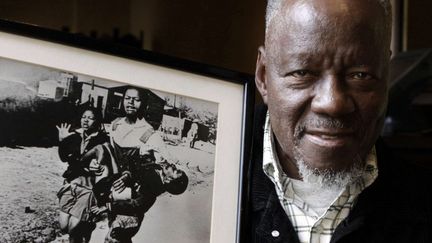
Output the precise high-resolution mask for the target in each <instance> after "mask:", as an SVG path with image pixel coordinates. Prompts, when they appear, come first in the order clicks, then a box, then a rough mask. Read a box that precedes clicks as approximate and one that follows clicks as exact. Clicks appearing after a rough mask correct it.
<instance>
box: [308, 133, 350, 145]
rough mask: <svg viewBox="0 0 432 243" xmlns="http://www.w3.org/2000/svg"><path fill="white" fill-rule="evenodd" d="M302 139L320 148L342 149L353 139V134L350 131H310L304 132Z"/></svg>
mask: <svg viewBox="0 0 432 243" xmlns="http://www.w3.org/2000/svg"><path fill="white" fill-rule="evenodd" d="M304 137H305V138H307V139H308V140H309V141H310V142H312V143H314V144H315V145H318V146H320V147H331V148H334V147H343V146H346V145H347V144H349V143H350V142H352V141H353V139H354V132H353V131H351V130H323V129H317V130H314V129H311V130H308V129H306V131H305V132H304Z"/></svg>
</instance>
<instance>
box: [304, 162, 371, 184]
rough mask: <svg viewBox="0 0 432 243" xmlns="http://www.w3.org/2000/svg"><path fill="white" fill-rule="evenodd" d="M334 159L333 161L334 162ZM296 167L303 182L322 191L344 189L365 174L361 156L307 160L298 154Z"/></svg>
mask: <svg viewBox="0 0 432 243" xmlns="http://www.w3.org/2000/svg"><path fill="white" fill-rule="evenodd" d="M332 159H333V160H332ZM296 165H297V169H298V171H299V175H300V177H301V178H302V180H303V181H305V182H307V183H309V184H315V185H316V187H317V188H320V189H342V188H345V186H347V185H349V184H351V183H353V182H355V181H356V180H358V179H359V178H360V177H361V176H362V175H363V172H364V161H363V160H362V159H361V157H360V156H351V157H347V156H344V157H338V158H331V157H330V158H328V160H322V158H321V159H316V160H311V161H310V160H309V159H308V160H306V159H305V158H303V157H302V155H300V154H297V156H296Z"/></svg>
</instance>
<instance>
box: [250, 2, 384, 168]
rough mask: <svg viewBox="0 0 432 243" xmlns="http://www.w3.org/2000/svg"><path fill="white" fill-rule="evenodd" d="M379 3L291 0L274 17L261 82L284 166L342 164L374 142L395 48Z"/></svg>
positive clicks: (349, 163) (260, 68)
mask: <svg viewBox="0 0 432 243" xmlns="http://www.w3.org/2000/svg"><path fill="white" fill-rule="evenodd" d="M377 2H378V1H363V0H358V1H353V0H322V1H315V0H306V1H291V0H288V1H284V3H283V7H282V10H281V11H279V13H278V14H277V15H276V16H275V17H274V19H273V21H272V22H271V24H270V27H269V29H268V33H267V36H266V47H265V49H260V55H259V57H258V61H257V80H256V83H257V87H258V89H259V91H260V92H261V94H262V96H263V100H264V102H265V103H266V104H267V105H268V109H269V113H270V122H271V126H272V129H273V132H274V135H275V138H276V144H277V153H278V157H279V159H280V160H281V162H282V166H283V167H284V169H285V170H286V168H289V167H290V166H291V168H293V167H292V166H293V164H294V165H295V166H296V167H297V165H296V163H297V161H299V160H301V161H303V162H304V163H305V164H306V165H307V166H308V167H310V168H312V169H317V170H318V171H320V170H322V171H324V170H331V171H343V170H346V169H348V168H349V167H351V166H352V164H353V163H354V161H359V160H361V161H363V160H364V159H365V157H366V155H367V154H368V152H369V151H370V149H371V148H372V146H373V144H374V143H375V141H376V138H377V136H378V134H379V131H380V129H381V126H382V121H383V117H384V112H385V107H386V103H387V71H388V61H389V55H390V51H389V49H388V45H389V43H388V42H389V41H388V38H386V33H387V32H386V28H385V27H384V16H383V13H382V12H380V11H382V9H380V6H379V4H378V3H377ZM290 163H291V165H289V164H290Z"/></svg>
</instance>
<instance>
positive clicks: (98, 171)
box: [89, 159, 105, 176]
mask: <svg viewBox="0 0 432 243" xmlns="http://www.w3.org/2000/svg"><path fill="white" fill-rule="evenodd" d="M104 170H105V167H104V166H102V165H101V164H100V163H99V162H98V161H97V159H92V160H91V161H90V164H89V171H91V172H93V173H94V174H95V175H97V176H100V175H102V173H103V172H104Z"/></svg>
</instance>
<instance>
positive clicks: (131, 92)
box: [0, 21, 254, 243]
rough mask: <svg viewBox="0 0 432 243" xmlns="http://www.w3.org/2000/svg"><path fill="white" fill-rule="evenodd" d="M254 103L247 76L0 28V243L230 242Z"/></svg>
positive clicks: (52, 34) (27, 29)
mask: <svg viewBox="0 0 432 243" xmlns="http://www.w3.org/2000/svg"><path fill="white" fill-rule="evenodd" d="M253 96H254V95H253V85H252V77H251V76H248V75H244V74H241V73H237V72H232V71H228V70H223V69H219V68H215V67H211V66H207V65H203V64H199V63H194V62H190V61H185V60H180V59H177V58H172V57H167V56H162V55H158V54H155V53H152V52H147V51H143V50H136V49H129V48H124V47H119V46H112V45H110V44H105V43H100V42H97V41H94V40H91V39H85V38H83V37H77V36H74V35H69V34H66V33H60V32H56V31H51V30H46V29H42V28H39V27H35V26H28V25H24V24H18V23H11V22H7V21H0V113H1V114H0V117H1V118H0V146H1V147H0V158H1V159H0V160H1V161H0V180H1V183H0V197H1V200H0V201H1V203H0V208H1V210H0V218H1V222H2V226H1V228H0V242H23V241H25V242H69V240H68V237H69V235H68V234H64V233H61V232H60V228H61V227H62V228H63V230H64V231H65V232H68V231H73V230H74V232H78V233H76V236H73V237H77V238H80V237H84V238H85V237H87V238H89V233H88V232H90V234H91V238H90V242H104V239H105V238H106V237H107V235H109V236H110V237H114V238H116V237H132V240H133V242H154V243H156V242H157V243H161V242H162V243H163V242H179V243H181V242H184V243H194V242H196V243H205V242H213V243H219V242H224V243H229V242H238V241H239V238H240V235H239V234H240V230H239V229H240V219H241V214H242V213H241V212H242V211H243V210H241V209H242V205H244V200H243V201H242V198H244V197H243V196H242V195H243V194H245V193H244V190H242V184H243V172H244V170H245V164H246V163H245V162H244V161H245V160H246V159H247V158H246V157H247V153H246V151H247V147H248V146H249V141H250V139H249V138H250V127H251V126H250V118H251V116H252V114H251V113H252V112H251V110H252V109H251V108H252V103H253ZM89 107H91V108H92V109H90V108H89ZM99 123H100V124H99ZM95 124H97V125H95ZM99 135H101V136H99ZM102 135H103V136H102ZM98 137H100V139H99V140H98V139H96V138H98ZM96 147H97V148H102V150H98V149H96ZM128 149H130V150H129V152H132V153H128V151H126V152H125V150H128ZM95 151H99V152H100V151H102V152H100V153H99V154H97V153H96V152H95ZM133 153H135V155H132V154H133ZM146 156H147V157H146ZM114 167H115V168H114ZM101 171H102V172H101ZM122 175H126V176H125V177H124V178H123V177H122ZM119 177H120V179H119ZM185 177H186V179H185ZM152 178H153V179H152ZM180 179H182V180H180ZM119 181H121V182H122V183H123V185H121V186H118V187H117V188H116V186H115V185H114V184H116V183H119ZM101 182H104V183H105V184H104V185H105V187H101V188H104V189H103V190H105V191H103V192H101V191H99V189H100V188H99V187H96V185H100V184H99V183H101ZM174 182H175V183H174ZM185 183H186V186H185ZM116 185H118V184H116ZM95 188H99V189H98V190H96V189H95ZM170 188H171V189H170ZM173 188H174V189H173ZM101 190H102V189H101ZM60 214H61V215H62V216H59V215H60ZM76 219H78V221H76ZM59 220H60V221H62V222H59ZM74 220H75V221H74ZM65 222H66V224H65ZM74 222H75V223H76V222H78V223H76V224H77V225H79V226H81V228H78V226H76V227H75V225H74ZM82 225H83V226H82ZM93 228H94V229H93ZM77 229H78V230H77ZM113 229H118V231H115V232H113V231H114V230H113ZM127 230H129V231H134V230H136V231H137V232H133V233H130V235H128V236H119V235H122V234H126V235H127V233H124V232H129V231H127ZM119 232H120V233H119Z"/></svg>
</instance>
